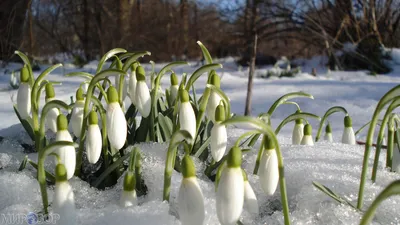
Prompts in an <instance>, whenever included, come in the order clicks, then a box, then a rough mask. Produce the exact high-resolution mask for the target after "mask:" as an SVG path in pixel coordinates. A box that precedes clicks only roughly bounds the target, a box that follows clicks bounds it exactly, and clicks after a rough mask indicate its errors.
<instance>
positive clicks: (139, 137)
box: [135, 117, 154, 143]
mask: <svg viewBox="0 0 400 225" xmlns="http://www.w3.org/2000/svg"><path fill="white" fill-rule="evenodd" d="M149 125H150V117H147V118H143V117H142V120H141V121H140V126H139V128H138V129H137V130H136V140H135V141H136V143H141V142H145V141H146V137H147V133H148V132H149V129H154V128H150V127H149Z"/></svg>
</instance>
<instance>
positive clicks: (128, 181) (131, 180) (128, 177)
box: [124, 172, 136, 191]
mask: <svg viewBox="0 0 400 225" xmlns="http://www.w3.org/2000/svg"><path fill="white" fill-rule="evenodd" d="M135 186H136V179H135V174H134V173H132V172H127V173H126V174H125V177H124V191H133V190H135Z"/></svg>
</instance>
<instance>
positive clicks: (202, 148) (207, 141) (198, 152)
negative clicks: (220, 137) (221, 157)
mask: <svg viewBox="0 0 400 225" xmlns="http://www.w3.org/2000/svg"><path fill="white" fill-rule="evenodd" d="M210 142H211V136H209V137H208V138H207V139H206V140H205V141H204V142H203V144H202V145H201V146H200V148H199V149H197V151H196V153H195V154H194V156H195V157H197V158H198V157H200V155H201V154H202V153H203V151H204V150H205V149H207V147H208V145H209V144H210Z"/></svg>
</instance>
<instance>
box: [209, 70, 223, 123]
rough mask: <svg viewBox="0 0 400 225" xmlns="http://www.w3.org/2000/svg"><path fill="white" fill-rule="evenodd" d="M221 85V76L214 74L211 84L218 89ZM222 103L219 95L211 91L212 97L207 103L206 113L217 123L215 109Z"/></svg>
mask: <svg viewBox="0 0 400 225" xmlns="http://www.w3.org/2000/svg"><path fill="white" fill-rule="evenodd" d="M220 83H221V81H220V78H219V76H218V75H217V74H216V73H213V74H212V75H211V78H210V84H212V85H214V86H216V87H217V88H220ZM220 101H221V97H220V96H219V94H218V93H217V92H215V91H211V93H210V97H209V98H208V102H207V108H206V112H207V117H208V118H209V119H210V120H211V121H213V122H215V109H216V108H217V106H218V105H219V103H220Z"/></svg>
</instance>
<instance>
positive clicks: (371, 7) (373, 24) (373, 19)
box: [369, 0, 382, 43]
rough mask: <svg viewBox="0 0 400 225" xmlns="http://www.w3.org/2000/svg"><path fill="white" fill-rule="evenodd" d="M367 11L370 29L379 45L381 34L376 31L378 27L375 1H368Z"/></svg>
mask: <svg viewBox="0 0 400 225" xmlns="http://www.w3.org/2000/svg"><path fill="white" fill-rule="evenodd" d="M369 10H370V16H371V28H372V31H373V32H374V34H375V35H376V36H377V37H378V40H379V43H382V38H381V34H380V33H379V30H378V25H377V24H376V15H375V14H376V13H375V11H376V9H375V0H369Z"/></svg>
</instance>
